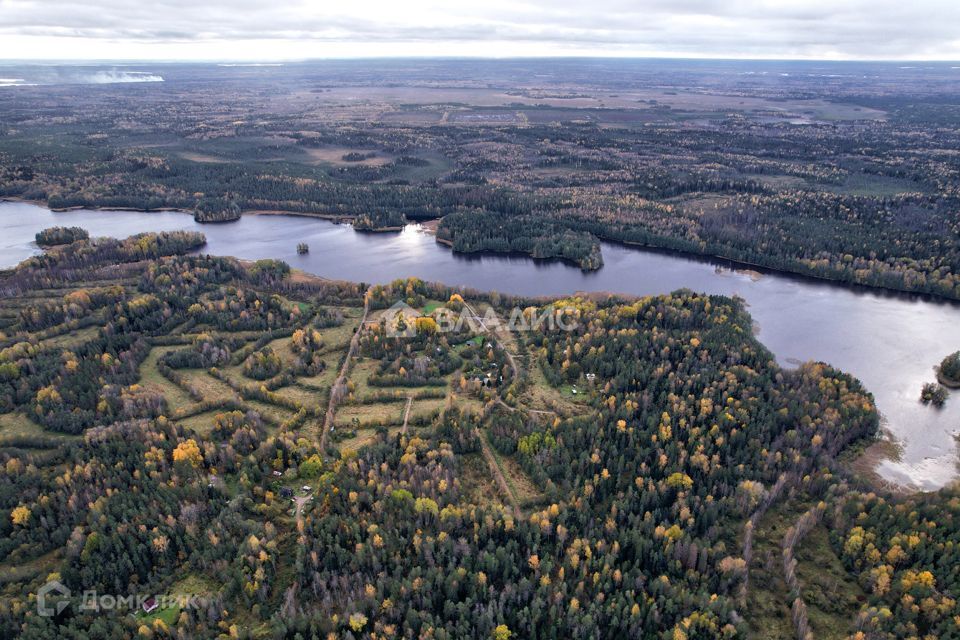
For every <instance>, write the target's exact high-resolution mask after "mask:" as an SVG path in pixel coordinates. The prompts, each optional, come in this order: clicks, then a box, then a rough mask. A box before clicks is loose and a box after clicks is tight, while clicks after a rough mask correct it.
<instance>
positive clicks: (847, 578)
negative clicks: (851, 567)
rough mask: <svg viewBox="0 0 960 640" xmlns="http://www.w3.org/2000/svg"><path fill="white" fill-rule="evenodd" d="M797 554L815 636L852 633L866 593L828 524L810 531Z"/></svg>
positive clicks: (823, 636)
mask: <svg viewBox="0 0 960 640" xmlns="http://www.w3.org/2000/svg"><path fill="white" fill-rule="evenodd" d="M796 558H797V562H798V564H797V576H798V577H799V578H800V584H801V585H802V588H803V599H804V602H806V603H807V614H808V615H809V618H810V628H811V629H812V630H813V634H814V636H815V637H817V638H824V639H826V640H832V639H834V638H836V639H837V640H842V639H843V638H847V637H849V636H851V635H852V634H853V633H855V632H856V629H855V628H854V622H855V618H856V615H857V612H859V611H860V607H861V605H862V604H864V603H865V602H866V600H867V594H866V593H864V591H863V589H862V588H861V587H860V584H859V583H858V582H857V581H856V580H855V579H854V578H853V576H852V575H851V574H850V573H848V572H847V570H846V568H845V567H844V566H843V562H842V561H841V560H840V558H839V557H837V554H836V553H834V551H833V547H832V546H831V545H830V537H829V534H828V533H827V529H826V527H824V526H822V525H821V526H819V527H817V528H816V529H814V530H813V531H811V532H810V533H809V534H807V536H806V537H805V538H804V539H803V540H802V541H801V543H800V544H799V545H798V546H797V549H796Z"/></svg>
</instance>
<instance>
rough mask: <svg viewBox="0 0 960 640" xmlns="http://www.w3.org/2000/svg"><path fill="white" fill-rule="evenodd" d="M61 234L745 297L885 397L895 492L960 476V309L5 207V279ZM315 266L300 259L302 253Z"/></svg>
mask: <svg viewBox="0 0 960 640" xmlns="http://www.w3.org/2000/svg"><path fill="white" fill-rule="evenodd" d="M52 225H74V226H82V227H84V228H85V229H87V230H88V231H90V233H91V235H94V236H98V235H110V236H116V237H125V236H128V235H131V234H134V233H138V232H141V231H163V230H173V229H193V230H199V231H202V232H203V233H204V234H206V236H207V242H208V246H207V250H208V251H209V252H210V253H213V254H220V255H233V256H237V257H240V258H247V259H260V258H280V259H283V260H286V261H287V262H289V263H290V265H291V266H293V267H296V268H299V269H303V270H305V271H309V272H311V273H315V274H318V275H321V276H325V277H329V278H337V279H344V280H354V281H358V282H367V283H378V282H388V281H390V280H393V279H395V278H403V277H407V276H417V277H420V278H423V279H427V280H436V281H440V282H445V283H448V284H451V285H463V286H468V287H474V288H476V289H483V290H497V291H502V292H505V293H516V294H522V295H551V296H553V295H563V294H569V293H574V292H577V291H611V292H621V293H629V294H639V295H646V294H656V293H665V292H669V291H673V290H675V289H679V288H682V287H687V288H690V289H693V290H695V291H705V292H707V293H714V294H723V295H739V296H741V297H742V298H744V299H745V300H746V301H747V303H748V305H749V308H750V313H751V314H752V315H753V318H754V320H755V322H756V323H757V325H758V327H759V337H760V339H761V341H762V342H763V343H764V344H765V345H766V346H767V347H768V348H770V349H771V350H772V351H773V352H774V353H775V354H776V356H777V358H778V360H779V361H780V363H781V364H782V365H784V366H793V364H795V363H796V362H798V361H803V360H822V361H825V362H828V363H830V364H832V365H834V366H836V367H838V368H840V369H842V370H844V371H848V372H850V373H852V374H854V375H856V376H857V377H859V378H860V379H861V380H862V381H863V382H864V384H866V386H867V388H869V389H870V391H872V392H873V394H874V395H875V397H876V399H877V405H878V407H879V408H880V410H881V412H882V413H883V415H884V418H885V421H886V427H887V428H888V429H889V430H890V432H892V433H893V434H894V435H895V437H896V438H897V440H898V441H899V443H900V444H901V445H902V447H903V455H902V457H901V460H899V461H896V462H894V461H887V462H884V463H883V464H882V465H881V466H880V467H879V471H880V472H881V474H882V475H883V476H884V477H886V478H887V479H890V480H893V481H896V482H900V483H904V484H914V485H917V486H919V487H922V488H926V489H932V488H937V487H940V486H943V485H944V484H946V483H947V482H949V481H950V480H951V479H952V478H954V477H956V474H957V468H956V461H957V450H956V443H955V442H954V440H953V434H954V433H956V432H958V431H960V392H955V393H954V396H955V397H954V398H952V399H951V400H949V401H948V402H947V406H946V408H944V409H943V410H936V409H933V408H931V407H926V406H923V405H921V404H920V403H919V402H918V398H919V396H920V388H921V386H922V385H923V383H924V382H928V381H932V380H933V378H934V374H933V366H934V365H935V364H937V363H938V362H939V361H940V359H941V358H943V356H945V355H946V354H947V353H949V352H952V351H955V350H957V349H960V305H956V304H949V303H942V302H931V301H923V300H916V299H910V298H908V297H905V296H897V295H889V294H884V293H881V292H874V291H860V290H856V291H855V290H851V289H849V288H846V287H841V286H835V285H831V284H828V283H823V282H813V281H809V280H804V279H798V278H792V277H788V276H783V275H777V274H766V275H762V276H758V275H757V274H756V273H752V272H751V273H746V272H738V271H735V270H732V269H730V268H727V267H725V266H722V265H718V264H717V263H712V262H709V261H704V260H698V259H693V258H688V257H684V256H677V255H668V254H664V253H660V252H651V251H642V250H637V249H632V248H627V247H622V246H618V245H611V244H604V245H603V258H604V267H603V268H602V269H600V270H599V271H595V272H590V273H584V272H581V271H580V270H579V269H576V268H573V267H570V266H567V265H564V264H561V263H558V262H540V261H533V260H530V259H527V258H524V257H517V256H490V255H483V256H462V255H456V254H453V253H452V252H451V251H450V250H449V249H447V248H446V247H443V246H441V245H438V244H437V243H436V242H435V241H434V239H433V237H432V236H430V235H428V234H426V233H423V232H422V231H421V230H419V229H418V228H417V227H415V226H413V225H411V226H408V227H407V228H405V229H404V230H403V231H401V232H394V233H357V232H354V231H353V229H352V228H351V227H349V226H347V225H336V224H332V223H329V222H326V221H323V220H317V219H310V218H304V217H295V216H266V215H259V216H244V217H243V218H242V219H241V220H239V221H237V222H233V223H227V224H217V225H209V224H208V225H199V224H197V223H195V222H194V221H193V218H192V217H190V216H187V215H184V214H182V213H172V212H170V213H129V212H123V213H120V212H106V211H73V212H66V213H52V212H50V211H48V210H46V209H43V208H41V207H37V206H34V205H30V204H25V203H15V202H7V203H0V228H2V229H3V234H2V239H0V251H2V254H0V266H11V265H13V264H16V263H17V262H19V261H20V260H22V259H24V258H26V257H28V256H30V255H32V254H34V253H36V252H37V251H38V250H37V247H36V246H35V245H33V243H32V241H33V235H34V234H35V233H36V232H37V231H39V230H40V229H42V228H44V227H49V226H52ZM299 242H306V243H308V244H309V245H310V253H308V254H306V255H297V252H296V247H297V243H299Z"/></svg>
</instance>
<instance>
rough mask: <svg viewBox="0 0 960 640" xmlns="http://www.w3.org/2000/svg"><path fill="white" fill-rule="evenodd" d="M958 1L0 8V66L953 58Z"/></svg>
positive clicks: (178, 1) (178, 2)
mask: <svg viewBox="0 0 960 640" xmlns="http://www.w3.org/2000/svg"><path fill="white" fill-rule="evenodd" d="M957 24H960V3H954V2H946V1H943V0H919V1H918V2H914V3H902V2H895V1H893V0H877V1H874V2H868V1H866V0H837V1H835V2H828V1H826V0H812V1H811V0H808V1H797V0H790V1H786V2H774V1H770V0H731V1H729V2H723V3H721V2H714V1H708V0H675V1H672V2H671V1H670V0H642V1H640V2H636V1H634V2H630V1H629V0H597V2H594V3H590V4H589V5H584V3H582V2H575V1H574V0H556V1H555V2H550V3H543V2H539V1H538V2H526V3H523V2H521V3H517V2H507V1H506V0H492V1H490V2H486V3H483V4H476V3H473V4H466V5H462V6H457V5H452V4H451V3H449V2H447V3H443V2H438V1H437V0H411V1H409V2H405V3H387V2H383V1H370V0H358V1H357V2H353V3H349V4H348V5H346V6H343V5H341V6H322V7H321V6H317V4H316V3H310V2H308V1H307V0H294V1H293V2H288V3H268V2H264V1H263V0H214V1H212V2H204V3H197V2H194V1H190V2H188V1H186V0H158V1H157V2H154V3H152V4H150V5H149V6H147V5H141V4H139V3H137V4H136V5H132V4H131V3H129V2H126V1H125V0H90V1H89V2H87V3H85V4H82V5H81V4H79V3H76V2H75V0H43V1H42V2H41V1H39V0H0V59H11V60H31V59H33V60H67V61H69V60H157V61H159V60H171V61H172V60H258V61H274V60H281V61H282V60H302V59H310V58H353V57H390V56H442V57H522V56H623V57H634V56H637V57H692V58H770V59H819V60H957V59H960V29H958V28H957V27H956V25H957Z"/></svg>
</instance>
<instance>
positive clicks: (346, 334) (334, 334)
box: [320, 317, 360, 353]
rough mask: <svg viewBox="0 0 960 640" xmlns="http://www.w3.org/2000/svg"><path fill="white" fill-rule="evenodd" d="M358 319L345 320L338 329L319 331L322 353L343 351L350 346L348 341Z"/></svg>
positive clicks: (351, 336)
mask: <svg viewBox="0 0 960 640" xmlns="http://www.w3.org/2000/svg"><path fill="white" fill-rule="evenodd" d="M359 319H360V318H359V317H357V318H346V319H344V322H343V324H342V325H340V326H339V327H328V328H326V329H320V336H321V337H322V338H323V352H324V353H329V352H331V351H339V352H343V351H345V350H346V349H347V347H348V346H349V344H350V339H351V338H353V330H354V329H355V328H356V325H357V320H359Z"/></svg>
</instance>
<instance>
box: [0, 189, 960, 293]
mask: <svg viewBox="0 0 960 640" xmlns="http://www.w3.org/2000/svg"><path fill="white" fill-rule="evenodd" d="M0 202H21V203H26V204H32V205H36V206H39V207H43V208H45V209H48V210H49V211H53V212H54V213H68V212H71V211H83V210H88V211H110V212H118V213H123V212H131V213H146V214H149V213H153V212H163V213H183V214H185V215H189V216H191V217H192V216H193V214H192V213H191V212H189V211H187V210H184V209H178V208H175V207H161V208H157V209H138V208H135V207H97V206H83V205H81V206H75V207H66V208H57V209H53V208H51V207H50V206H49V205H47V203H46V202H44V201H42V200H32V199H28V198H18V197H15V196H7V197H3V198H0ZM247 214H249V215H255V216H295V217H302V218H316V219H319V220H326V221H328V222H333V223H335V224H349V223H351V222H352V221H353V219H354V216H349V215H346V214H333V213H312V212H304V211H286V210H282V209H245V210H243V211H242V212H241V215H247ZM441 218H442V216H441ZM439 220H440V218H435V219H433V220H429V221H425V222H419V221H417V222H410V223H409V224H413V225H416V224H419V225H421V226H422V227H423V229H424V231H425V233H429V234H430V235H433V236H434V237H435V239H436V241H437V242H438V243H439V244H443V245H446V246H448V247H450V248H451V249H452V248H453V244H452V243H451V242H450V241H448V240H443V239H440V238H439V237H436V227H435V224H436V222H438V221H439ZM227 222H236V220H229V221H227ZM431 223H433V224H431ZM201 224H213V222H202V223H201ZM402 230H403V227H385V228H378V229H356V231H357V232H358V233H360V232H370V233H387V232H398V231H402ZM599 239H600V240H601V241H602V242H606V243H608V244H611V245H618V246H623V247H630V248H633V249H638V250H641V251H649V252H654V253H659V254H663V255H673V256H682V257H685V258H690V259H694V260H701V261H703V262H705V263H708V264H715V265H716V266H718V267H724V268H728V269H732V270H735V271H755V272H757V273H759V274H761V275H766V274H776V275H778V276H783V277H787V278H797V279H800V280H803V281H805V282H813V283H818V282H819V283H824V284H827V285H830V286H837V287H844V288H847V289H849V290H851V291H858V292H859V291H862V292H883V293H884V294H887V295H891V296H896V297H901V296H903V297H905V298H906V299H914V300H924V301H928V302H938V303H948V304H953V305H960V300H958V299H956V298H950V297H947V296H944V295H940V294H937V293H929V292H924V291H911V290H909V289H900V288H895V287H882V286H876V285H870V284H863V283H859V282H850V281H847V280H841V279H838V278H831V277H828V276H815V275H810V274H808V273H802V272H799V271H789V270H784V269H778V268H775V267H769V266H766V265H762V264H758V263H754V262H748V261H743V260H737V259H735V258H729V257H727V256H724V255H720V254H712V253H700V252H696V251H688V250H684V249H673V248H667V247H660V246H656V245H651V244H648V243H643V242H635V241H629V240H618V239H614V238H608V237H600V238H599ZM454 252H455V253H457V254H460V255H464V256H470V255H478V256H482V255H506V256H514V255H516V256H525V257H527V258H529V259H531V260H557V261H559V262H562V263H564V264H567V265H568V266H573V267H576V268H580V269H582V267H581V266H580V265H579V264H578V263H576V262H571V261H568V260H566V259H564V258H534V257H533V256H531V255H530V254H527V253H523V252H518V253H514V252H498V251H489V250H486V249H485V250H482V251H469V252H464V251H456V250H454ZM601 269H603V267H602V266H601V267H600V268H599V269H588V270H586V271H599V270H601Z"/></svg>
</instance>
